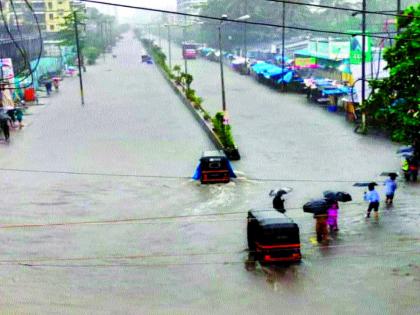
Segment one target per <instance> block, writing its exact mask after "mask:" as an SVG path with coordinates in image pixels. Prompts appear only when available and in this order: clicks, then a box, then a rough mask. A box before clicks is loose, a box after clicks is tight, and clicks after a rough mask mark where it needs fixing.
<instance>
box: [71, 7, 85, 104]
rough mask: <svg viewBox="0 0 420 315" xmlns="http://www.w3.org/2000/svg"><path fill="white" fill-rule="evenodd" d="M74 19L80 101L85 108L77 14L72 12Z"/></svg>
mask: <svg viewBox="0 0 420 315" xmlns="http://www.w3.org/2000/svg"><path fill="white" fill-rule="evenodd" d="M73 17H74V32H75V35H76V49H77V59H78V61H79V62H78V64H79V83H80V98H81V100H82V106H85V97H84V92H83V77H82V58H81V53H80V41H79V29H78V21H77V12H76V11H74V12H73Z"/></svg>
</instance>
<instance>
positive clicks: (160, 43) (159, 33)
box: [158, 24, 162, 48]
mask: <svg viewBox="0 0 420 315" xmlns="http://www.w3.org/2000/svg"><path fill="white" fill-rule="evenodd" d="M158 35H159V47H160V48H162V34H161V32H160V24H158Z"/></svg>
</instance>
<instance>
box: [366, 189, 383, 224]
mask: <svg viewBox="0 0 420 315" xmlns="http://www.w3.org/2000/svg"><path fill="white" fill-rule="evenodd" d="M376 185H377V184H376V183H369V185H368V189H369V192H367V193H366V192H365V195H364V199H365V201H369V206H368V209H367V213H366V218H370V213H371V212H372V210H373V211H374V216H375V219H379V202H380V200H381V198H380V197H379V194H378V192H377V191H376V190H375V186H376Z"/></svg>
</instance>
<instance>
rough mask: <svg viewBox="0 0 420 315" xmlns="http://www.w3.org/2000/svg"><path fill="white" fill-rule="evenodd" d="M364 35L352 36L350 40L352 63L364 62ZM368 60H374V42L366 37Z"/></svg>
mask: <svg viewBox="0 0 420 315" xmlns="http://www.w3.org/2000/svg"><path fill="white" fill-rule="evenodd" d="M362 38H363V37H362V36H352V38H351V40H350V64H352V65H359V64H361V63H362ZM365 48H366V49H365V52H366V62H371V61H372V42H371V40H370V37H366V47H365Z"/></svg>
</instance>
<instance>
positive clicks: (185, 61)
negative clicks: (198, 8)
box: [182, 16, 188, 74]
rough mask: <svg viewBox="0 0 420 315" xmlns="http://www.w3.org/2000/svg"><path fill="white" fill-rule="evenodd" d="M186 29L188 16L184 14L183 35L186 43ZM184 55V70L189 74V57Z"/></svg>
mask: <svg viewBox="0 0 420 315" xmlns="http://www.w3.org/2000/svg"><path fill="white" fill-rule="evenodd" d="M186 29H187V17H186V16H184V26H183V28H182V37H183V38H184V43H185V41H186V38H185V37H186V36H185V33H186ZM183 57H184V72H185V73H186V74H188V63H187V58H185V56H183Z"/></svg>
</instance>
